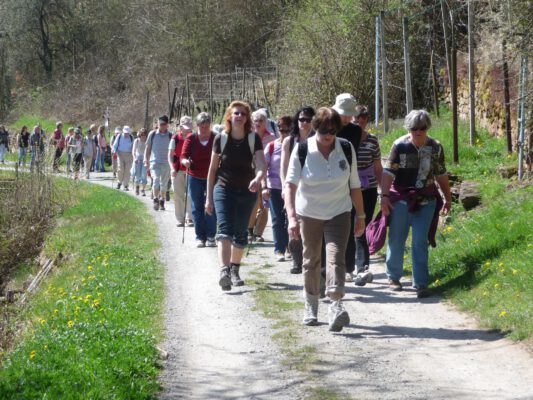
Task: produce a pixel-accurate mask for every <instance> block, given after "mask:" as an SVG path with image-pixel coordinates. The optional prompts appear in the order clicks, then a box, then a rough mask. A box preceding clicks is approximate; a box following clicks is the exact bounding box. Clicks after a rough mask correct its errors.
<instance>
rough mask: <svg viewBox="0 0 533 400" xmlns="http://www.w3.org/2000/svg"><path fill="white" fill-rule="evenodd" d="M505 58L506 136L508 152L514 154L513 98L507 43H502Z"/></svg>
mask: <svg viewBox="0 0 533 400" xmlns="http://www.w3.org/2000/svg"><path fill="white" fill-rule="evenodd" d="M502 58H503V97H504V105H505V136H506V138H507V152H508V153H509V154H511V153H512V152H513V135H512V126H511V96H510V93H509V65H508V64H507V43H506V41H505V40H504V41H502Z"/></svg>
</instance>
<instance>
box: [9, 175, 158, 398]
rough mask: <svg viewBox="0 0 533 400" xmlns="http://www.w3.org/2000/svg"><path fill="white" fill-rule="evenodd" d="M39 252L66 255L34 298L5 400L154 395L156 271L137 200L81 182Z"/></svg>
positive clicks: (153, 245)
mask: <svg viewBox="0 0 533 400" xmlns="http://www.w3.org/2000/svg"><path fill="white" fill-rule="evenodd" d="M75 194H76V197H77V198H78V199H79V202H78V203H77V204H76V205H75V206H73V207H71V208H69V209H68V210H67V211H66V212H65V213H64V214H63V219H62V221H61V224H60V226H59V227H58V228H56V230H55V231H54V233H53V234H52V235H51V236H50V237H49V239H48V240H47V242H46V247H45V251H46V253H47V254H48V255H49V256H51V257H54V258H56V256H57V254H58V253H59V252H62V253H63V254H64V255H65V257H64V258H63V261H61V262H60V263H59V265H58V266H57V268H56V273H55V274H54V275H53V276H51V277H50V278H49V279H48V280H47V282H46V283H45V287H44V288H43V289H42V291H41V292H40V293H38V294H37V295H36V296H35V298H33V299H32V300H31V305H30V308H29V309H28V311H27V314H26V315H24V316H23V317H24V319H26V320H27V321H29V323H28V326H27V328H26V330H25V333H24V337H23V340H22V342H21V343H20V344H19V345H18V346H17V347H16V348H15V350H14V351H13V352H12V353H11V354H9V355H7V356H6V357H5V359H4V361H3V369H2V370H1V371H0V393H2V398H5V399H11V398H13V399H14V398H24V399H37V398H38V399H42V398H54V399H59V398H62V399H70V398H80V397H81V398H128V399H147V398H155V395H156V393H157V391H158V389H159V387H158V384H157V381H156V377H157V373H158V370H157V357H158V354H157V350H156V348H155V344H156V343H157V342H158V341H159V339H160V333H161V322H160V321H161V319H160V316H161V304H162V300H163V295H164V290H163V280H162V275H163V270H162V266H161V264H160V263H159V262H158V261H157V258H156V254H155V251H156V250H157V246H158V244H157V239H156V235H155V227H154V225H153V223H151V222H148V221H149V218H148V216H147V214H146V210H145V208H144V206H143V204H142V203H140V202H138V201H136V200H135V199H133V198H132V197H129V196H127V195H125V194H124V193H119V192H117V191H112V190H110V189H107V188H103V187H99V186H89V185H87V184H85V183H82V184H80V185H79V187H77V188H76V189H75Z"/></svg>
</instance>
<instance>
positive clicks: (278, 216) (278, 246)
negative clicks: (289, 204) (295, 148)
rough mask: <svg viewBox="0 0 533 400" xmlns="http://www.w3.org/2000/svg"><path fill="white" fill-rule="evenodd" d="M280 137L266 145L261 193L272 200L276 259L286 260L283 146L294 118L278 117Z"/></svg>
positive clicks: (271, 210)
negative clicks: (265, 169) (282, 176)
mask: <svg viewBox="0 0 533 400" xmlns="http://www.w3.org/2000/svg"><path fill="white" fill-rule="evenodd" d="M277 125H278V131H279V134H280V136H279V138H277V139H276V140H275V141H273V142H270V143H268V144H267V145H266V147H265V160H266V165H267V179H266V185H265V182H263V190H262V191H261V194H262V196H263V199H266V200H270V212H271V214H272V232H273V234H274V255H275V256H276V261H285V251H286V250H287V246H288V244H289V236H288V233H287V216H286V214H285V204H284V202H283V197H282V196H281V178H280V162H281V146H282V143H283V139H285V138H286V137H287V136H288V134H289V132H290V130H291V128H292V118H291V116H289V115H284V116H283V117H280V118H279V119H278V123H277Z"/></svg>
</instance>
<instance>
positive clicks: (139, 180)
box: [131, 128, 148, 196]
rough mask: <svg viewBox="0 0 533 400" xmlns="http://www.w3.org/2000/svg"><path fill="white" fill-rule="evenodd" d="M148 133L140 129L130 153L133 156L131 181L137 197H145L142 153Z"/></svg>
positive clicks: (145, 181)
mask: <svg viewBox="0 0 533 400" xmlns="http://www.w3.org/2000/svg"><path fill="white" fill-rule="evenodd" d="M147 138H148V132H146V129H145V128H141V130H140V131H139V134H138V135H137V138H135V141H134V142H133V148H132V150H131V153H132V155H133V162H134V164H133V165H134V167H133V171H134V174H133V181H134V184H135V194H136V195H137V196H138V195H139V193H141V194H142V195H143V196H146V184H147V183H148V179H147V171H146V166H145V165H144V152H145V150H146V140H147Z"/></svg>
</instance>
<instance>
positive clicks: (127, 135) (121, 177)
mask: <svg viewBox="0 0 533 400" xmlns="http://www.w3.org/2000/svg"><path fill="white" fill-rule="evenodd" d="M132 149H133V137H132V136H131V128H130V127H129V126H127V125H125V126H124V128H122V133H121V134H120V135H118V136H117V138H116V139H115V142H114V143H113V153H114V154H116V155H117V157H118V172H117V189H120V187H121V186H122V185H124V190H125V191H126V192H127V191H128V190H129V183H130V178H131V166H132V165H133V154H132V152H131V151H132Z"/></svg>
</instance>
